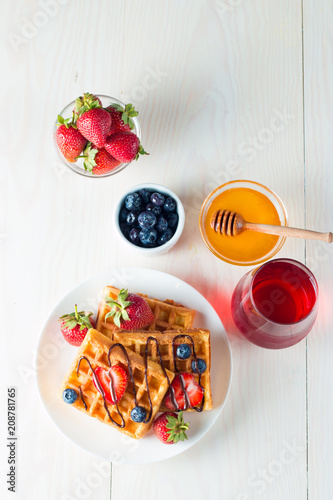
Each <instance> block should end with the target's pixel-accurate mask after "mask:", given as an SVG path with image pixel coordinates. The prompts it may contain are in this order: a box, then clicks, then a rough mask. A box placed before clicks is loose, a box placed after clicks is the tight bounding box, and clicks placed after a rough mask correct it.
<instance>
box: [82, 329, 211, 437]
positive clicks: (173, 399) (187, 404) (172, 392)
mask: <svg viewBox="0 0 333 500" xmlns="http://www.w3.org/2000/svg"><path fill="white" fill-rule="evenodd" d="M182 337H185V338H187V339H189V340H190V342H191V347H192V352H193V356H194V361H195V365H196V368H197V372H198V374H199V381H198V382H199V385H200V387H201V389H202V390H203V398H202V401H201V404H200V406H195V407H193V409H194V410H196V411H197V412H201V411H202V410H203V406H204V401H205V389H204V387H203V386H202V384H201V373H200V372H199V370H198V358H197V355H196V352H195V347H194V342H193V338H192V337H191V336H190V335H187V334H180V335H176V337H174V338H173V340H172V355H173V362H174V367H175V372H176V373H179V376H180V383H181V388H182V391H183V393H184V398H185V404H184V408H182V410H187V409H188V408H191V404H190V400H189V397H188V394H187V392H186V389H185V383H184V379H183V377H182V374H181V372H180V371H179V370H178V367H177V359H176V356H175V341H176V340H177V339H179V338H182ZM152 341H154V342H155V344H156V350H157V354H158V357H159V361H160V366H161V368H162V370H163V374H164V376H165V378H166V379H167V382H168V385H169V390H170V399H171V402H172V404H173V406H174V408H175V411H177V412H178V411H181V410H180V408H179V405H178V403H177V400H176V396H175V390H174V388H173V387H172V384H171V382H170V379H169V377H168V374H167V372H166V369H165V368H164V366H163V359H162V356H161V351H160V347H159V343H158V340H157V339H156V338H155V337H152V336H150V337H148V339H147V341H146V348H145V357H144V362H145V382H146V389H147V394H148V401H149V413H148V415H147V417H146V419H145V420H144V423H148V422H149V421H150V419H151V417H152V413H153V405H152V402H151V397H150V390H149V384H148V348H149V342H152ZM115 347H120V348H121V349H122V351H123V354H124V356H125V358H126V361H127V367H128V372H129V376H130V379H131V382H132V386H133V396H134V402H135V406H138V400H137V395H136V389H135V382H134V377H133V372H132V368H131V362H130V359H129V357H128V354H127V351H126V348H125V347H124V346H123V344H121V343H119V342H117V343H116V344H113V345H112V346H111V347H110V349H109V351H108V355H107V357H108V362H109V367H110V368H111V366H112V365H111V359H110V354H111V352H112V350H113V349H114V348H115ZM83 359H84V360H85V361H87V363H88V365H89V368H90V369H91V371H92V376H93V381H94V383H95V385H96V387H97V389H98V391H99V393H100V394H101V396H102V398H103V403H104V408H105V410H106V412H107V414H108V417H109V419H110V420H111V421H112V423H114V424H115V425H116V426H117V427H120V428H123V427H125V420H124V417H123V415H122V413H121V412H120V410H119V408H118V404H117V403H115V405H116V408H117V412H118V415H119V416H120V418H121V424H119V423H118V422H116V421H115V420H114V419H113V418H112V416H111V414H110V412H109V409H108V407H107V402H106V399H105V392H104V389H103V387H102V384H101V383H100V381H99V379H98V377H97V375H96V373H95V371H94V369H93V367H92V366H91V363H90V361H89V359H88V358H87V357H86V356H81V358H80V359H79V361H78V364H77V368H76V373H77V374H78V373H79V368H80V364H81V361H82V360H83ZM109 378H110V386H109V387H110V395H111V398H112V400H113V401H116V399H117V397H116V391H115V387H114V384H113V380H112V377H111V376H110V377H109ZM79 390H80V396H81V399H82V402H83V405H84V408H85V410H87V409H88V406H87V404H86V402H85V400H84V397H83V392H82V389H81V386H80V387H79Z"/></svg>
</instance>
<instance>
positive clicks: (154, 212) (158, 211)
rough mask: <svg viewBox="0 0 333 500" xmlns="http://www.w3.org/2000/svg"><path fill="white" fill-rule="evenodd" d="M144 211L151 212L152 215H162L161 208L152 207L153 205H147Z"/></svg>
mask: <svg viewBox="0 0 333 500" xmlns="http://www.w3.org/2000/svg"><path fill="white" fill-rule="evenodd" d="M146 210H151V211H152V212H153V214H155V215H157V216H159V215H161V213H162V208H161V207H158V206H157V205H154V203H147V205H146Z"/></svg>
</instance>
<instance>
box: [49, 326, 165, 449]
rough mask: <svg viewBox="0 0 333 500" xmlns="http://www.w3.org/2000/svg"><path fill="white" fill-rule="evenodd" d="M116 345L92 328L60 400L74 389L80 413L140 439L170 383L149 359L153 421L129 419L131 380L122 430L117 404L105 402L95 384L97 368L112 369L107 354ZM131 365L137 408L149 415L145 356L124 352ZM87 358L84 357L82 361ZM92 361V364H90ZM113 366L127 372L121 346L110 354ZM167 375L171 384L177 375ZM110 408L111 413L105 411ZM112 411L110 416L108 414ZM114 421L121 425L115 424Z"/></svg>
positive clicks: (122, 409)
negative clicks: (94, 377)
mask: <svg viewBox="0 0 333 500" xmlns="http://www.w3.org/2000/svg"><path fill="white" fill-rule="evenodd" d="M113 345H114V342H112V341H111V340H110V339H108V338H107V337H105V335H103V334H101V333H100V332H98V331H97V330H94V329H91V330H89V331H88V333H87V335H86V337H85V339H84V341H83V343H82V344H81V346H80V348H79V350H78V351H77V354H76V356H75V359H74V361H73V363H72V365H71V367H70V370H69V372H68V373H67V375H66V377H65V379H64V380H63V383H62V386H61V389H60V394H59V395H60V397H62V392H63V391H64V389H66V388H71V389H74V390H75V391H76V392H77V393H78V394H79V397H78V398H77V400H76V401H75V402H74V403H73V404H72V406H74V407H75V408H77V409H78V410H81V411H83V412H85V413H87V414H88V415H90V416H91V417H94V418H97V419H98V420H100V421H101V422H104V423H106V424H109V425H111V426H112V427H114V428H115V429H117V430H119V431H120V432H123V433H124V434H127V435H128V436H130V437H132V438H136V439H139V438H141V437H142V436H143V435H144V434H145V433H146V432H147V431H148V430H149V428H150V427H151V424H152V422H153V420H154V417H155V415H156V413H157V411H158V410H159V407H160V404H161V402H162V400H163V398H164V395H165V393H166V392H167V390H168V388H169V382H168V380H167V378H166V376H165V374H164V372H163V369H162V368H161V366H160V365H159V364H158V363H155V362H154V361H152V360H150V359H148V360H147V382H148V387H149V395H150V399H151V403H152V404H151V411H152V413H151V418H150V420H149V422H148V423H136V422H133V421H132V419H131V416H130V413H131V410H132V409H133V408H134V406H135V400H134V396H133V383H132V381H131V379H130V377H129V378H128V384H127V388H126V390H125V393H124V395H123V396H122V398H121V399H120V401H119V402H118V408H119V412H120V414H121V415H122V418H123V422H125V425H124V427H123V428H121V427H119V425H121V423H122V420H121V417H120V415H119V413H118V411H117V406H116V405H111V404H108V403H105V402H104V400H103V397H102V395H101V394H100V393H99V391H98V390H97V389H96V387H95V385H94V383H93V370H94V369H95V368H97V367H101V368H103V369H109V362H108V352H109V349H110V347H112V346H113ZM125 351H126V353H127V355H128V358H129V361H130V366H131V369H132V373H133V380H134V386H135V389H136V398H137V404H138V406H143V407H145V408H146V409H147V413H148V414H149V409H150V405H149V395H148V391H147V387H146V382H145V362H144V359H143V358H142V356H140V355H139V354H137V353H134V352H133V351H132V350H130V349H125ZM82 356H84V357H85V358H83V359H81V362H80V364H79V360H80V358H82ZM87 359H88V360H89V363H90V364H89V363H88V361H87ZM110 360H111V365H115V364H118V365H120V366H122V367H123V368H124V369H125V370H126V371H127V372H128V371H129V370H128V363H127V360H126V355H125V354H124V352H123V350H122V348H121V347H119V346H116V347H114V348H113V349H112V351H111V353H110ZM78 364H79V370H78V373H77V367H78ZM166 374H167V375H168V377H169V380H170V381H172V380H173V378H174V374H173V373H171V372H170V371H169V370H166ZM105 405H106V406H107V409H108V411H107V410H106V408H105ZM108 412H109V414H108ZM110 416H111V417H112V419H113V420H114V421H115V422H116V423H117V424H118V425H116V424H114V423H112V420H111V419H110Z"/></svg>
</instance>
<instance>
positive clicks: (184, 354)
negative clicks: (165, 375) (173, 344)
mask: <svg viewBox="0 0 333 500" xmlns="http://www.w3.org/2000/svg"><path fill="white" fill-rule="evenodd" d="M191 354H192V348H191V346H190V345H189V344H179V345H177V349H176V356H177V358H179V359H188V358H189V357H190V356H191Z"/></svg>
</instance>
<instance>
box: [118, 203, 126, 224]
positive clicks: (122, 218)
mask: <svg viewBox="0 0 333 500" xmlns="http://www.w3.org/2000/svg"><path fill="white" fill-rule="evenodd" d="M127 214H128V210H127V208H125V207H122V209H121V210H120V212H119V222H125V221H126V217H127Z"/></svg>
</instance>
